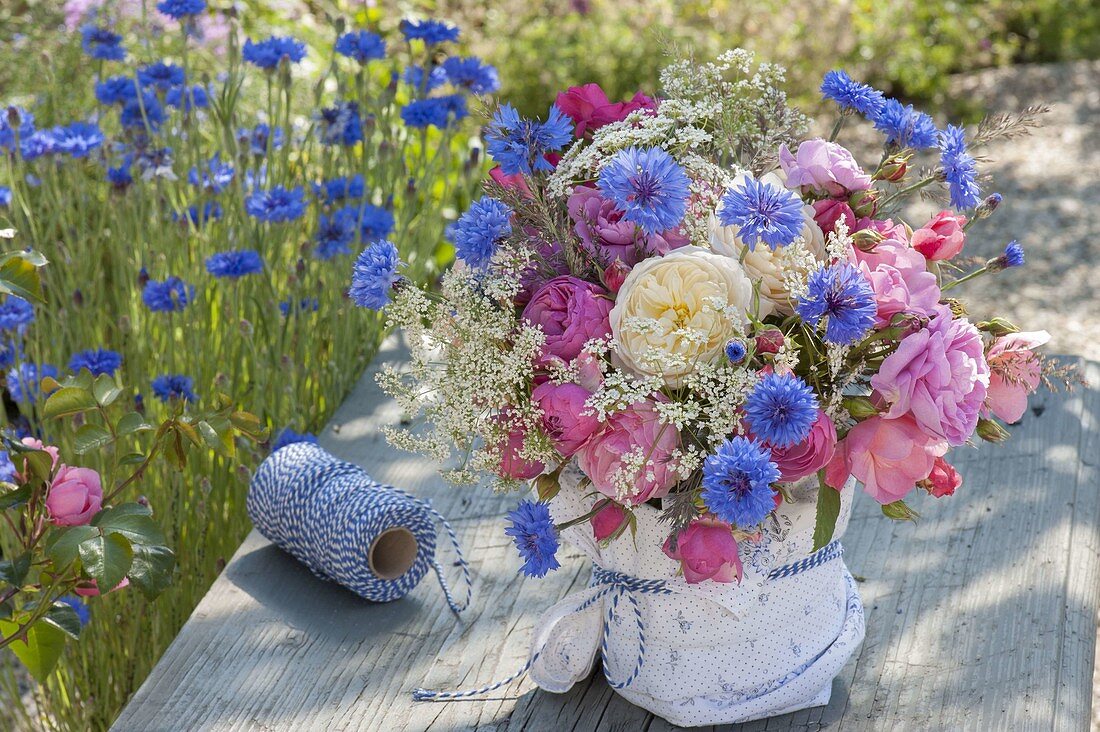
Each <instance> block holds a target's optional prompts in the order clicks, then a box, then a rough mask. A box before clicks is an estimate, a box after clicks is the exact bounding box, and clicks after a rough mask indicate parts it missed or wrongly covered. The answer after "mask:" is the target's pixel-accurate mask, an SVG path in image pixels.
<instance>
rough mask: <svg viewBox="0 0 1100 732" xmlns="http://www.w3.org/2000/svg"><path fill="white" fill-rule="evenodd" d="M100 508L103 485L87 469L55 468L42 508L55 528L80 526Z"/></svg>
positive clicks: (95, 475) (92, 472) (89, 519)
mask: <svg viewBox="0 0 1100 732" xmlns="http://www.w3.org/2000/svg"><path fill="white" fill-rule="evenodd" d="M102 506H103V485H102V484H101V483H100V480H99V473H97V472H96V471H94V470H92V469H91V468H76V467H70V466H68V465H62V466H61V467H59V468H58V469H57V475H55V476H54V479H53V483H52V484H51V485H50V492H49V493H48V494H47V495H46V508H47V509H48V510H49V512H50V521H51V522H53V523H54V524H56V525H57V526H84V525H85V524H88V523H90V522H91V520H92V517H93V516H95V515H96V514H97V513H98V512H99V509H100V508H102Z"/></svg>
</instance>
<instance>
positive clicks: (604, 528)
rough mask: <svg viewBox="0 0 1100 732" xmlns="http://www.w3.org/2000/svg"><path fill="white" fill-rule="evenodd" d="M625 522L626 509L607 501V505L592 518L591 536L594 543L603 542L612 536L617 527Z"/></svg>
mask: <svg viewBox="0 0 1100 732" xmlns="http://www.w3.org/2000/svg"><path fill="white" fill-rule="evenodd" d="M624 521H626V509H624V508H623V507H622V506H621V505H619V504H618V503H615V502H614V501H608V502H607V505H606V506H604V507H603V508H601V509H600V510H599V512H598V513H597V514H596V515H595V516H593V517H592V535H593V536H595V537H596V541H603V540H604V539H609V538H611V537H612V536H614V534H615V532H616V531H618V530H619V527H620V526H622V525H623V522H624Z"/></svg>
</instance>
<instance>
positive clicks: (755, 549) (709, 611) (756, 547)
mask: <svg viewBox="0 0 1100 732" xmlns="http://www.w3.org/2000/svg"><path fill="white" fill-rule="evenodd" d="M580 477H581V476H580V473H579V472H578V471H575V470H571V471H569V472H567V473H566V474H564V475H563V478H562V491H561V493H559V494H558V496H557V497H556V498H555V499H554V502H553V504H552V507H553V511H554V520H555V522H559V523H560V522H562V521H565V520H568V519H570V518H573V517H575V516H579V515H582V514H584V513H586V512H587V511H588V510H589V507H590V505H591V503H592V500H593V499H592V498H591V497H586V496H585V495H584V494H583V492H582V491H580V490H578V489H577V487H576V485H577V483H578V482H579V479H580ZM813 490H816V485H814V486H808V485H803V486H796V487H795V493H796V496H800V497H802V499H803V500H802V501H799V502H796V503H794V504H786V503H785V504H783V505H782V506H781V508H780V510H779V511H778V512H777V514H776V516H775V518H774V519H769V520H768V523H767V524H766V526H765V531H764V532H763V535H762V538H761V541H760V542H759V543H756V544H751V545H750V544H748V543H747V542H746V543H745V544H744V546H742V548H741V551H742V557H741V559H742V563H743V565H744V568H745V577H744V580H743V581H742V583H741V584H740V585H737V584H721V583H713V582H706V583H701V584H697V585H689V584H687V583H686V582H684V581H683V579H682V578H680V577H677V569H678V564H677V563H676V562H674V561H673V560H670V559H669V558H668V557H666V556H665V555H664V554H663V553H662V552H661V550H660V547H661V545H662V543H663V541H664V533H665V532H666V531H667V526H666V525H665V524H662V523H661V522H660V521H659V520H658V518H657V516H658V512H657V510H656V509H652V508H650V507H648V506H642V507H640V510H639V511H638V536H637V541H636V548H635V542H630V541H616V542H612V543H611V544H610V545H609V546H608V547H600V546H599V544H597V543H596V542H595V540H594V539H593V538H592V534H591V530H590V528H589V527H588V526H587V524H582V525H580V526H577V527H573V528H570V529H566V530H565V532H564V538H566V539H567V540H568V541H569V542H570V543H572V544H574V545H576V546H577V547H579V548H580V549H581V550H582V551H584V552H585V553H586V554H587V555H588V556H589V557H590V558H591V559H592V561H593V563H594V564H595V567H596V569H595V571H594V575H593V576H594V581H593V584H592V585H591V586H590V587H589V588H588V589H586V590H583V591H581V592H577V593H574V594H572V595H570V596H568V597H566V598H565V599H563V600H562V601H560V602H559V603H557V604H556V605H555V606H554V607H552V608H551V609H550V610H549V611H547V613H546V614H544V616H543V617H542V619H541V620H540V622H539V625H538V626H537V628H536V633H535V642H534V645H533V649H532V662H531V670H530V673H531V677H532V678H533V679H534V681H535V682H536V683H538V685H539V686H540V687H542V688H544V689H546V690H548V691H554V692H563V691H566V690H567V689H568V688H569V687H571V686H572V685H573V684H574V683H576V682H577V681H580V680H581V679H584V678H586V677H587V676H588V674H589V673H590V672H591V669H592V666H593V664H594V663H595V661H596V658H597V657H598V656H601V657H602V662H603V666H604V673H605V674H606V675H607V677H608V680H609V682H611V683H612V686H613V687H615V688H616V691H617V692H618V693H619V694H621V695H622V696H623V697H625V698H626V699H627V700H629V701H630V702H632V703H634V704H636V705H638V706H640V707H643V708H645V709H647V710H649V711H651V712H653V713H654V714H657V715H659V716H661V717H664V718H665V719H667V720H668V721H670V722H672V723H674V724H677V725H682V726H695V725H712V724H731V723H735V722H745V721H749V720H753V719H761V718H765V717H769V716H774V715H777V714H784V713H787V712H792V711H796V710H798V709H804V708H806V707H811V706H818V705H821V704H825V703H827V702H828V700H829V694H830V692H831V688H832V680H833V677H834V676H835V675H836V674H837V673H838V672H839V671H840V669H841V668H842V667H843V666H844V663H845V662H846V661H847V660H848V658H849V657H850V656H851V655H852V653H853V652H854V651H855V650H856V648H857V647H858V646H859V643H860V642H861V641H862V640H863V633H864V620H863V605H862V603H861V602H860V599H859V595H858V593H857V591H856V587H855V582H854V581H853V579H852V576H851V574H850V573H849V572H848V570H847V568H846V567H845V566H844V561H843V558H842V556H841V554H842V550H841V547H840V544H839V541H836V542H834V544H832V545H830V546H828V547H825V548H823V549H821V550H820V551H819V552H816V553H814V552H812V551H811V549H812V544H813V524H814V519H815V504H814V503H813V500H812V496H813V492H812V491H813ZM853 493H854V484H849V485H848V486H846V487H845V489H844V491H843V492H842V494H841V498H842V500H841V516H840V519H839V520H838V522H837V529H836V537H837V539H839V537H840V536H841V535H842V534H843V533H844V530H845V529H846V528H847V523H848V517H849V516H850V514H851V501H852V495H853ZM616 577H619V578H623V577H625V578H627V579H626V580H622V579H615V578H616ZM609 578H611V579H609ZM647 588H649V589H647ZM653 588H660V590H659V591H654V590H653ZM612 606H614V609H613V610H612V611H611V612H610V613H609V611H608V608H609V607H612ZM579 608H583V609H579ZM624 680H629V683H622V682H623V681H624Z"/></svg>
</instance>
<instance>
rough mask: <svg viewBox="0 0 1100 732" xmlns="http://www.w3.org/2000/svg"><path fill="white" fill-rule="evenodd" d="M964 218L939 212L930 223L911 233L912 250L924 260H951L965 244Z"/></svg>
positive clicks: (960, 215)
mask: <svg viewBox="0 0 1100 732" xmlns="http://www.w3.org/2000/svg"><path fill="white" fill-rule="evenodd" d="M964 226H966V217H965V216H963V215H962V214H953V213H951V212H950V211H940V212H939V213H938V214H936V215H935V217H933V219H932V220H931V221H929V222H928V223H927V224H925V225H924V226H922V227H921V228H919V229H917V230H916V231H914V232H913V238H912V245H913V248H914V249H916V250H917V251H918V252H920V253H921V254H923V255H924V256H925V258H926V259H930V260H941V259H951V258H952V257H955V256H957V255H958V254H959V252H961V251H962V250H963V246H964V245H965V244H966V232H964V231H963V227H964Z"/></svg>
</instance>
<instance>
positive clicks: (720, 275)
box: [610, 246, 770, 387]
mask: <svg viewBox="0 0 1100 732" xmlns="http://www.w3.org/2000/svg"><path fill="white" fill-rule="evenodd" d="M752 305H753V292H752V283H751V282H749V278H748V277H746V276H745V273H744V272H743V271H742V270H741V267H740V266H739V265H738V264H737V261H736V260H734V259H730V258H729V257H724V256H721V255H718V254H714V253H712V252H708V251H706V250H705V249H700V248H698V247H690V246H689V247H685V248H683V249H677V250H675V251H673V252H670V253H669V254H666V255H665V256H663V257H651V258H649V259H645V260H643V261H641V262H639V263H638V264H637V265H636V266H635V267H634V269H632V270H631V271H630V274H629V275H627V277H626V280H625V281H624V282H623V286H622V288H620V289H619V293H618V297H617V299H616V302H615V307H614V308H612V310H611V316H610V318H611V335H612V337H613V339H614V343H615V351H614V354H613V355H614V358H615V359H616V361H617V363H618V365H620V366H622V367H624V368H626V369H628V370H630V371H632V372H634V373H636V374H640V375H644V376H660V377H661V378H662V379H664V382H665V384H667V385H668V386H672V387H676V386H680V385H681V384H682V383H683V380H684V377H685V376H686V375H687V374H689V373H691V372H692V371H693V370H694V368H695V365H696V364H699V363H709V362H712V361H714V360H715V359H717V358H719V357H723V351H724V349H725V345H726V342H727V341H728V340H729V339H730V338H732V337H734V336H735V335H739V334H741V333H743V332H744V325H745V322H746V320H747V313H748V311H749V309H750V308H751V307H752ZM761 305H764V303H761ZM768 309H769V310H770V308H768ZM765 314H766V312H765V313H760V314H759V316H758V317H763V316H764V315H765Z"/></svg>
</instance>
